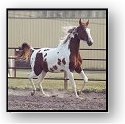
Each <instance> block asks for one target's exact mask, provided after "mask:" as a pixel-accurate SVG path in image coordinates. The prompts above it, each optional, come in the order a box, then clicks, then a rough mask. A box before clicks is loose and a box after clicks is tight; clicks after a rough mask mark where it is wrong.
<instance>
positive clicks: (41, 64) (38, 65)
mask: <svg viewBox="0 0 125 124" xmlns="http://www.w3.org/2000/svg"><path fill="white" fill-rule="evenodd" d="M43 70H44V71H45V72H48V64H47V61H46V60H44V61H43V54H42V53H39V52H38V53H37V54H36V59H35V64H34V72H35V74H36V75H37V76H38V75H39V74H40V73H41V72H42V71H43Z"/></svg>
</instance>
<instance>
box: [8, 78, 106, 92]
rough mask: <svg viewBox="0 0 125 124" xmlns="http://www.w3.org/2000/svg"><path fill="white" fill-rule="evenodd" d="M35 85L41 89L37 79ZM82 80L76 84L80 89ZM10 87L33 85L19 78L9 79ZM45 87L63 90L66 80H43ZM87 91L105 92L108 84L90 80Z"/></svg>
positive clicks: (69, 85)
mask: <svg viewBox="0 0 125 124" xmlns="http://www.w3.org/2000/svg"><path fill="white" fill-rule="evenodd" d="M34 83H35V86H36V88H37V89H39V86H38V83H37V82H36V81H34ZM82 83H83V82H82V81H76V85H77V90H80V89H81V87H82ZM8 88H11V89H31V88H32V86H31V84H30V82H29V80H27V79H23V80H21V79H20V80H19V79H18V80H17V79H8ZM43 88H44V89H50V90H52V89H58V90H63V89H64V82H63V81H59V80H57V81H56V80H54V81H53V80H52V81H49V80H44V82H43ZM71 89H72V87H71V83H70V82H68V90H71ZM84 90H85V91H86V92H105V90H106V84H105V82H96V83H95V82H88V83H86V86H85V89H84Z"/></svg>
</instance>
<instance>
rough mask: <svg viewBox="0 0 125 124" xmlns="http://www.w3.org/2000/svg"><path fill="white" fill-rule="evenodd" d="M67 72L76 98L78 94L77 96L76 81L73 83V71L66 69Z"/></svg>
mask: <svg viewBox="0 0 125 124" xmlns="http://www.w3.org/2000/svg"><path fill="white" fill-rule="evenodd" d="M67 74H68V77H69V80H70V82H71V84H72V88H73V90H74V93H75V96H76V97H77V98H78V97H79V96H78V94H77V90H76V83H75V80H74V76H73V73H72V72H71V71H70V70H68V71H67Z"/></svg>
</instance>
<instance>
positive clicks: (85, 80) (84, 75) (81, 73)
mask: <svg viewBox="0 0 125 124" xmlns="http://www.w3.org/2000/svg"><path fill="white" fill-rule="evenodd" d="M80 75H81V77H82V79H83V80H84V83H83V85H82V89H81V91H83V89H84V87H85V83H87V82H88V77H87V76H86V74H85V73H84V71H83V70H82V71H81V72H80Z"/></svg>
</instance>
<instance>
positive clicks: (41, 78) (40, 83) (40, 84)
mask: <svg viewBox="0 0 125 124" xmlns="http://www.w3.org/2000/svg"><path fill="white" fill-rule="evenodd" d="M45 76H46V72H45V71H42V73H41V74H40V75H39V77H38V83H39V87H40V90H41V92H42V94H43V95H45V96H49V95H48V94H45V92H44V91H43V87H42V83H43V82H42V81H43V79H44V77H45Z"/></svg>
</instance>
